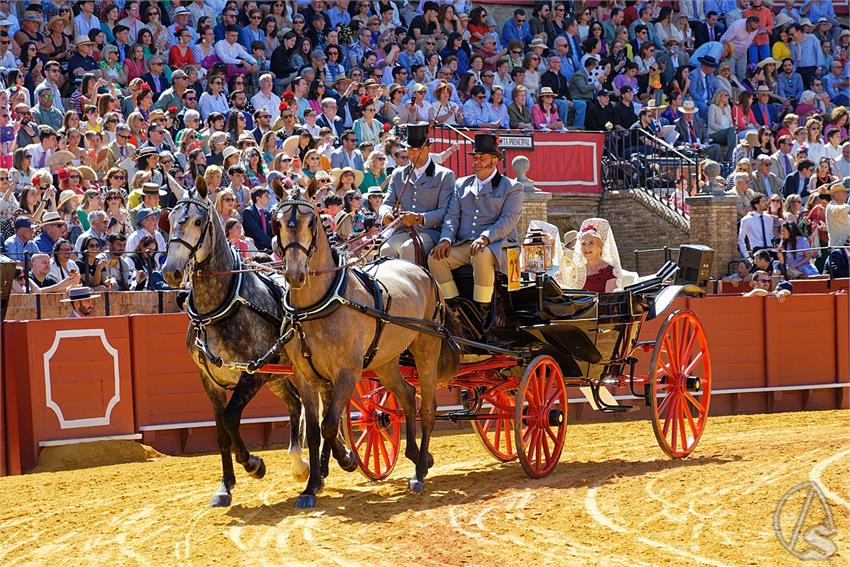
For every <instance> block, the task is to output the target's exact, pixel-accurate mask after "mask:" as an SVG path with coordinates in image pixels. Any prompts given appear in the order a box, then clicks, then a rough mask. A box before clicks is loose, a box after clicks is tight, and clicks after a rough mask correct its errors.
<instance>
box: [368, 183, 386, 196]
mask: <svg viewBox="0 0 850 567" xmlns="http://www.w3.org/2000/svg"><path fill="white" fill-rule="evenodd" d="M375 195H379V196H381V197H383V196H384V190H383V189H381V188H380V187H379V186H377V185H372V186H371V187H369V189H368V190H367V191H366V196H367V197H374V196H375Z"/></svg>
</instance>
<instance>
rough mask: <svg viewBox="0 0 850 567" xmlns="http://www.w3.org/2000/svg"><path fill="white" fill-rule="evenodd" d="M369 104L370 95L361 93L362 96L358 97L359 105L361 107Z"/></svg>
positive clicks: (370, 101) (370, 102)
mask: <svg viewBox="0 0 850 567" xmlns="http://www.w3.org/2000/svg"><path fill="white" fill-rule="evenodd" d="M370 104H372V97H370V96H368V95H363V96H361V97H360V106H361V107H365V106H369V105H370Z"/></svg>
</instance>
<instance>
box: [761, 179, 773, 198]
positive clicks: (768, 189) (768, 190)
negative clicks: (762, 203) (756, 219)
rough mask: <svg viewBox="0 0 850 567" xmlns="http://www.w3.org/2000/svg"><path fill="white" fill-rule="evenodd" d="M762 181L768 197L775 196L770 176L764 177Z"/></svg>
mask: <svg viewBox="0 0 850 567" xmlns="http://www.w3.org/2000/svg"><path fill="white" fill-rule="evenodd" d="M761 179H762V183H764V192H765V193H767V196H768V197H771V196H773V188H772V187H771V186H770V176H769V175H762V176H761Z"/></svg>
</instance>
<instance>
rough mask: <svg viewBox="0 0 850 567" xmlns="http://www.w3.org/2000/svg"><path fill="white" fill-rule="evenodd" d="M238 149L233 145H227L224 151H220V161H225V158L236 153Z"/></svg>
mask: <svg viewBox="0 0 850 567" xmlns="http://www.w3.org/2000/svg"><path fill="white" fill-rule="evenodd" d="M238 153H239V150H237V149H236V148H234V147H233V146H227V147H226V148H224V151H222V152H221V157H222V161H227V158H229V157H230V156H232V155H233V154H238Z"/></svg>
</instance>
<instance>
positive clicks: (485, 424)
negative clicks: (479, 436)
mask: <svg viewBox="0 0 850 567" xmlns="http://www.w3.org/2000/svg"><path fill="white" fill-rule="evenodd" d="M494 421H496V420H495V419H485V420H484V422H483V424H482V425H481V433H483V434H484V435H486V434H487V433H489V432H490V426H491V425H493V422H494Z"/></svg>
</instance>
